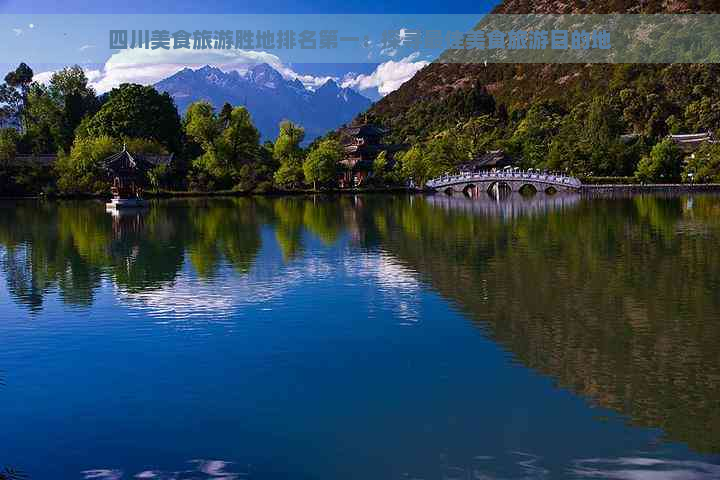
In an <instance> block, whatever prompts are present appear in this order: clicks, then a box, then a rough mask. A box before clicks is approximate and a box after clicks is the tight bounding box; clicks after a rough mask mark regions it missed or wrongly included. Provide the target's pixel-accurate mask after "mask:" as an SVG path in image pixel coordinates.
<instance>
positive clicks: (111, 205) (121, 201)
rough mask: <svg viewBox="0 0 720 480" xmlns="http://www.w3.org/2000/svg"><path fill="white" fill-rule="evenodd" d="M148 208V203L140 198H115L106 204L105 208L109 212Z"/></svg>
mask: <svg viewBox="0 0 720 480" xmlns="http://www.w3.org/2000/svg"><path fill="white" fill-rule="evenodd" d="M147 206H148V201H147V200H144V199H142V198H139V197H131V198H120V197H113V199H112V200H110V201H109V202H108V203H106V204H105V208H106V209H108V210H119V209H121V208H145V207H147Z"/></svg>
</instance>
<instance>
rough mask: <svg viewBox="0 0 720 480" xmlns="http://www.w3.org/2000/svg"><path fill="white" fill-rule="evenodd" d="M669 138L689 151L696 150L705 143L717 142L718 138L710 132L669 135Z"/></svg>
mask: <svg viewBox="0 0 720 480" xmlns="http://www.w3.org/2000/svg"><path fill="white" fill-rule="evenodd" d="M668 138H669V139H670V140H672V141H673V143H675V144H676V145H677V146H678V147H680V148H681V149H682V150H683V151H685V152H687V153H692V152H694V151H695V150H697V149H698V148H700V147H701V146H702V145H703V144H705V143H717V140H715V137H714V136H713V134H712V133H710V132H705V133H683V134H679V135H668Z"/></svg>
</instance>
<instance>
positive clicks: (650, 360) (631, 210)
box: [0, 195, 720, 479]
mask: <svg viewBox="0 0 720 480" xmlns="http://www.w3.org/2000/svg"><path fill="white" fill-rule="evenodd" d="M719 240H720V199H718V197H713V196H695V197H656V196H636V197H629V198H621V199H611V198H599V199H588V198H583V197H579V196H564V195H556V196H546V195H536V196H534V197H530V198H526V197H519V196H518V197H514V196H513V197H512V198H509V199H505V200H504V201H502V202H496V201H494V200H492V199H490V198H487V199H484V198H477V199H465V198H458V197H446V196H440V195H437V196H433V197H428V198H424V197H404V196H367V197H362V196H359V197H340V198H334V197H309V198H300V197H293V198H278V199H250V198H237V199H215V200H183V201H162V202H156V203H154V204H153V205H152V207H151V208H150V209H149V210H148V211H146V212H134V213H131V214H128V215H119V216H112V215H109V214H107V213H106V212H105V211H104V208H103V205H102V204H100V203H97V204H96V203H92V202H81V203H80V202H79V203H73V202H67V203H65V202H63V203H44V202H4V203H2V204H0V266H1V269H2V275H1V278H0V281H2V282H4V284H5V285H6V286H7V291H8V293H9V295H10V297H11V298H12V299H13V301H15V302H17V303H18V304H20V305H22V306H23V308H24V309H26V310H27V311H28V312H34V313H40V312H43V311H44V309H45V308H46V302H47V301H48V299H49V298H58V299H59V300H61V301H62V302H63V304H65V305H67V306H70V307H72V308H74V309H76V308H79V309H84V310H86V311H92V309H93V308H94V305H95V303H96V302H97V301H98V297H99V296H100V295H101V293H100V292H102V288H103V286H108V285H109V286H110V287H111V289H112V292H113V295H114V298H115V299H116V300H118V301H119V302H120V303H121V304H122V305H124V306H126V307H128V308H130V309H131V310H132V311H135V312H137V314H138V315H139V316H143V317H145V316H146V317H149V318H152V319H153V321H155V322H156V323H166V324H172V325H175V326H177V327H179V328H181V329H188V330H191V329H195V328H202V327H201V326H199V323H200V322H202V321H208V322H210V321H212V322H228V324H230V325H234V323H233V322H236V321H237V319H236V318H234V319H233V318H231V317H232V315H235V316H237V315H239V314H242V312H243V310H244V309H246V308H249V307H250V306H253V305H259V304H262V303H264V302H269V301H270V299H277V298H284V296H286V295H288V292H290V291H291V289H292V287H294V286H304V285H307V284H308V283H312V282H311V280H318V279H327V278H334V277H333V276H332V274H333V272H337V271H339V270H341V271H342V272H343V273H344V275H343V276H342V278H344V279H349V280H347V282H348V284H347V285H342V286H337V289H338V290H341V291H343V292H345V291H349V292H352V291H353V288H355V287H357V286H358V285H365V284H372V285H374V286H376V295H373V297H372V298H368V299H367V302H368V303H369V304H370V305H371V307H370V308H369V312H370V313H369V315H371V316H372V315H374V316H376V317H377V318H382V317H383V310H382V309H383V308H385V309H391V310H392V312H393V317H394V318H398V319H399V320H400V322H401V324H402V325H403V326H411V325H418V324H422V320H423V318H426V317H425V316H424V315H426V312H424V311H423V310H422V305H421V304H422V302H421V296H422V293H423V291H424V290H425V289H431V290H432V291H434V292H437V293H439V294H440V295H441V296H442V297H443V298H445V299H447V300H449V301H450V302H452V304H453V305H454V306H455V307H456V308H457V309H458V310H460V311H462V312H463V314H464V315H465V317H466V318H468V319H470V320H471V321H472V322H473V324H474V325H475V326H477V328H478V329H480V330H481V331H482V332H483V333H484V334H486V335H487V336H489V337H490V338H491V339H493V340H494V341H495V342H497V343H498V344H499V345H501V346H502V347H503V348H505V349H507V350H508V351H509V352H510V353H511V354H512V357H513V359H514V361H516V362H518V363H519V364H521V365H523V366H525V367H529V368H531V369H533V370H534V371H538V372H541V373H542V374H544V375H546V376H548V377H549V378H551V379H553V381H554V382H555V383H556V384H557V385H558V386H560V387H562V388H565V389H568V390H571V391H573V392H575V393H577V394H579V395H581V396H582V397H583V398H586V399H587V400H588V401H589V402H591V403H593V404H595V405H599V406H602V407H607V408H611V409H613V410H614V411H616V412H619V413H621V414H623V415H625V416H626V418H627V419H628V422H630V423H632V424H633V425H639V426H647V427H659V428H661V429H662V430H663V431H664V434H665V435H666V436H667V438H668V439H670V440H674V441H680V442H684V443H685V444H687V445H689V446H690V447H691V448H692V449H694V450H696V451H698V452H710V453H720V342H719V341H718V340H720V323H719V322H717V319H718V318H719V312H720V295H718V294H717V292H718V287H720V249H718V248H717V244H718V241H719ZM316 283H319V282H316ZM315 298H320V299H322V298H323V297H321V296H318V297H315ZM231 314H232V315H231ZM320 320H322V319H313V322H314V323H317V322H319V321H320ZM317 328H320V327H317ZM407 330H408V331H412V330H414V329H407ZM507 455H508V457H507V458H502V459H499V458H498V456H497V455H495V456H493V457H492V458H487V457H482V456H479V457H477V458H476V463H477V465H472V466H462V467H459V466H455V465H452V464H450V463H449V462H448V465H446V467H447V468H445V469H444V471H445V476H446V478H468V477H469V476H472V478H488V479H489V478H543V477H544V476H548V471H549V469H550V467H549V466H548V465H545V461H544V460H543V459H540V458H537V457H534V456H533V455H532V452H530V453H508V454H507ZM511 457H512V458H511ZM198 465H200V464H198ZM203 465H206V466H207V464H203ZM213 465H215V466H218V465H220V464H219V463H216V464H213ZM193 468H195V466H194V467H193ZM202 468H205V467H200V466H197V468H196V469H195V470H192V472H191V471H187V472H172V473H163V472H159V471H157V472H156V471H154V470H152V471H151V470H148V471H144V472H140V473H137V474H133V476H135V477H136V478H236V477H237V476H239V475H241V474H235V473H225V472H227V471H232V470H230V469H228V468H227V465H226V464H224V463H223V464H222V468H220V469H217V468H216V469H214V470H213V469H212V468H210V469H209V470H208V469H207V468H206V470H202ZM563 468H565V469H567V470H568V472H570V473H571V474H572V475H575V476H578V477H588V478H622V479H625V478H628V479H629V478H633V479H635V478H653V479H654V478H712V477H713V476H718V475H720V472H718V470H717V468H716V467H715V466H713V465H710V464H704V463H693V462H690V461H685V460H678V461H670V460H668V459H654V458H653V457H651V456H647V455H645V456H643V455H642V454H638V455H637V456H633V457H629V456H627V457H618V458H615V459H612V458H610V459H586V460H578V461H576V462H575V463H573V464H572V465H570V466H568V465H566V466H565V467H563ZM198 469H200V470H198ZM507 469H510V470H507ZM213 472H214V473H213ZM85 475H86V478H122V477H119V476H118V475H123V473H122V472H119V471H116V470H112V469H109V470H103V469H99V470H88V471H87V472H85ZM113 475H114V476H113ZM125 475H126V476H127V474H125ZM139 475H144V476H139ZM149 475H154V477H151V476H149ZM193 475H195V476H193ZM198 475H199V476H198ZM202 475H205V476H202ZM550 477H552V475H550ZM550 477H548V478H550Z"/></svg>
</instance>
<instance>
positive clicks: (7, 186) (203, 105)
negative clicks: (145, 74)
mask: <svg viewBox="0 0 720 480" xmlns="http://www.w3.org/2000/svg"><path fill="white" fill-rule="evenodd" d="M0 106H1V108H0V125H3V126H4V128H2V129H0V193H2V194H6V195H7V194H9V195H20V194H38V193H44V194H60V195H78V194H83V195H85V194H103V193H107V191H108V183H107V179H106V174H105V172H104V170H103V160H105V159H106V158H107V157H109V156H110V155H112V154H113V153H116V152H118V151H120V150H121V149H122V148H123V145H125V146H126V147H127V149H128V151H130V152H131V153H133V154H135V155H167V154H173V158H174V160H173V161H172V162H171V164H170V165H160V166H157V167H156V168H154V169H153V170H152V171H150V172H147V177H148V178H147V180H148V184H149V186H150V187H151V188H153V189H154V190H170V191H198V192H211V191H243V192H250V191H256V192H264V191H269V190H273V189H280V190H289V189H300V188H306V187H309V186H312V187H313V188H322V187H326V186H334V185H335V182H336V181H337V178H338V175H339V173H338V169H339V168H340V164H339V161H340V160H341V158H342V154H343V151H342V147H341V145H340V144H339V143H338V141H337V140H335V139H325V140H318V141H315V142H313V143H312V144H311V145H310V146H309V147H308V148H303V146H302V145H303V140H304V136H305V133H304V130H303V128H302V127H301V126H299V125H295V124H293V123H291V122H287V121H285V122H282V123H281V125H280V134H279V135H278V137H277V138H276V139H275V141H274V142H270V141H266V142H265V143H261V142H260V134H259V133H258V130H257V128H256V127H255V125H253V121H252V118H251V116H250V114H249V112H248V111H247V110H246V109H245V108H244V107H233V106H231V105H229V104H227V103H226V104H225V105H224V107H223V108H222V110H221V111H219V112H216V111H215V110H214V109H213V107H212V106H211V105H210V104H209V103H207V102H202V101H201V102H196V103H194V104H192V105H191V106H190V107H189V108H188V111H187V113H186V114H185V116H184V117H181V116H180V115H179V113H178V110H177V108H176V106H175V104H174V102H173V99H172V98H171V97H170V95H168V94H167V93H159V92H158V91H157V90H156V89H154V88H153V87H151V86H141V85H135V84H123V85H120V86H119V87H118V88H115V89H113V90H112V91H111V92H109V93H108V94H105V95H101V96H98V95H96V93H95V92H94V91H93V89H92V88H91V87H90V86H89V84H88V79H87V77H86V75H85V73H84V71H83V70H82V68H80V67H79V66H73V67H68V68H65V69H63V70H61V71H59V72H57V73H55V74H54V75H53V76H52V78H51V80H50V81H49V83H48V84H47V85H43V84H39V83H37V82H34V81H33V71H32V69H31V68H30V67H28V66H27V65H26V64H24V63H23V64H21V65H20V66H18V67H17V69H15V70H14V71H11V72H9V73H8V74H7V75H6V77H5V83H3V84H2V85H1V86H0ZM39 155H56V156H57V160H56V161H54V162H52V164H51V165H42V164H41V163H38V162H35V161H33V158H34V157H36V156H39ZM17 159H24V160H23V161H19V160H17Z"/></svg>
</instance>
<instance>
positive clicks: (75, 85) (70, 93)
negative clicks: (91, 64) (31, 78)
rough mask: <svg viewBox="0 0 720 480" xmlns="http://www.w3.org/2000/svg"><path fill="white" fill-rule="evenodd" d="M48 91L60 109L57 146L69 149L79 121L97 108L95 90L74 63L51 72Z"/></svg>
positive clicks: (97, 102) (82, 71) (83, 72)
mask: <svg viewBox="0 0 720 480" xmlns="http://www.w3.org/2000/svg"><path fill="white" fill-rule="evenodd" d="M48 93H49V96H50V98H51V99H52V100H53V102H54V103H55V104H56V105H57V106H58V108H59V109H60V111H61V125H60V138H59V144H60V145H59V146H60V147H61V148H64V149H69V148H70V146H71V145H72V142H73V137H74V134H75V129H77V127H78V126H79V125H80V122H81V121H82V120H83V118H85V117H86V116H88V115H93V114H94V113H95V112H96V111H97V109H98V108H99V101H98V99H97V97H96V95H95V90H93V89H92V88H91V87H90V86H89V85H88V78H87V76H86V75H85V71H84V70H83V69H82V68H81V67H80V66H78V65H74V66H72V67H66V68H63V69H62V70H60V71H59V72H55V73H54V74H53V76H52V77H51V78H50V84H49V87H48Z"/></svg>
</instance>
